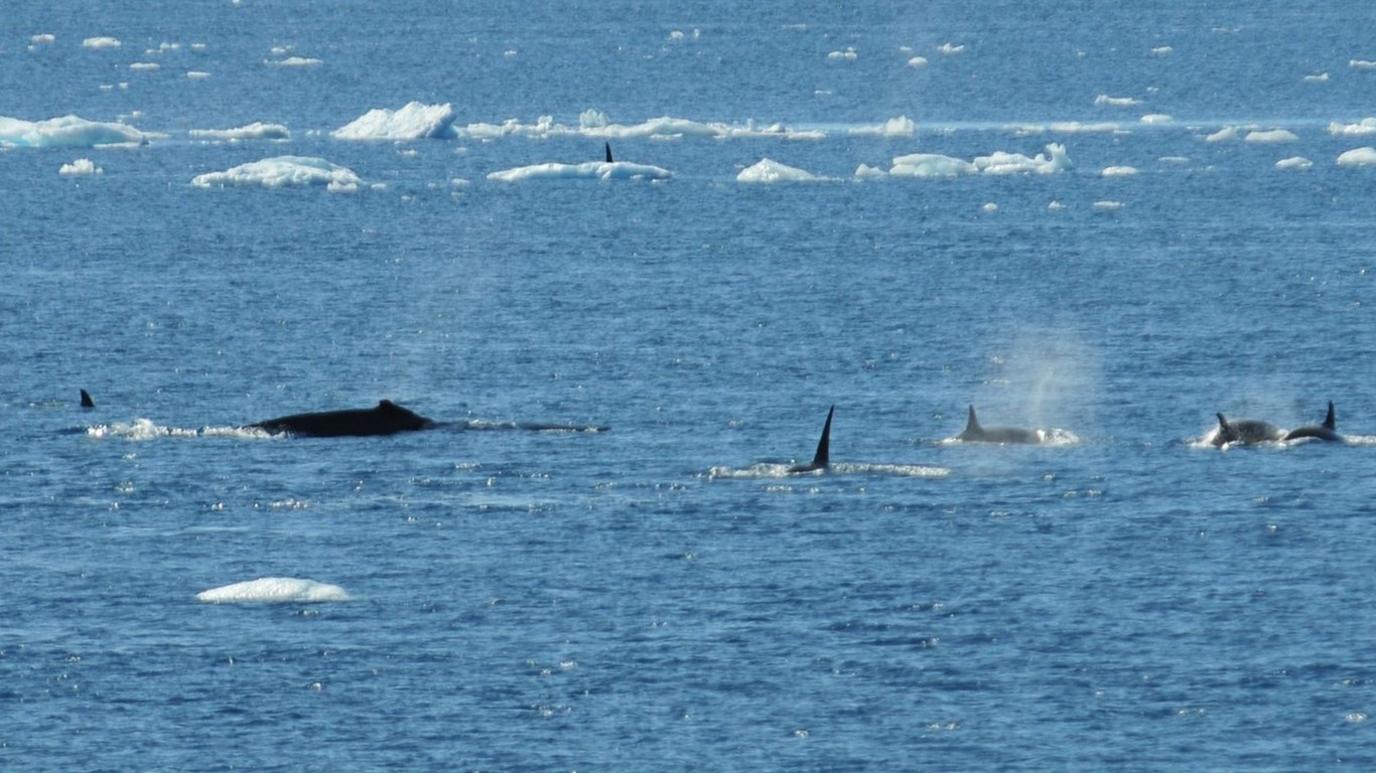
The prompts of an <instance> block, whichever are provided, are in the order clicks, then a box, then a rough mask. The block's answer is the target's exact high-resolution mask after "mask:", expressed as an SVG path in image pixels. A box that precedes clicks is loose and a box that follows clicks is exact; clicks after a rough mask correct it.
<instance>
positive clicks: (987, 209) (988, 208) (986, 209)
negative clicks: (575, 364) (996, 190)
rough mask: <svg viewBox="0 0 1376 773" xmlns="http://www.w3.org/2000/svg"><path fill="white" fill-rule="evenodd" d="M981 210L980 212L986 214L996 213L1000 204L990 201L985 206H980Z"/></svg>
mask: <svg viewBox="0 0 1376 773" xmlns="http://www.w3.org/2000/svg"><path fill="white" fill-rule="evenodd" d="M979 211H980V212H983V213H984V214H986V215H992V214H994V213H995V212H998V211H999V205H998V204H995V203H994V202H992V201H990V202H988V203H986V204H985V205H984V206H982V207H980V208H979Z"/></svg>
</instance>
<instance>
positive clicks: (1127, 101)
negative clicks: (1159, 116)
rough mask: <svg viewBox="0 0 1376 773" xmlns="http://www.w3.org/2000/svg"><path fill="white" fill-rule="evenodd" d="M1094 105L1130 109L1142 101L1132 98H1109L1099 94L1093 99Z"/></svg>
mask: <svg viewBox="0 0 1376 773" xmlns="http://www.w3.org/2000/svg"><path fill="white" fill-rule="evenodd" d="M1094 104H1096V105H1108V106H1110V107H1132V106H1134V105H1140V104H1142V100H1140V99H1133V98H1132V97H1110V96H1109V95H1107V94H1100V95H1099V96H1097V97H1095V98H1094Z"/></svg>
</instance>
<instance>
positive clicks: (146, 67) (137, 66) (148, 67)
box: [129, 62, 162, 72]
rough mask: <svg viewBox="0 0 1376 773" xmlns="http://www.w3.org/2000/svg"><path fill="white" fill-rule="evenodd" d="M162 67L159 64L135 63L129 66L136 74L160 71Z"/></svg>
mask: <svg viewBox="0 0 1376 773" xmlns="http://www.w3.org/2000/svg"><path fill="white" fill-rule="evenodd" d="M161 67H162V65H160V64H158V63H157V62H134V63H133V64H131V65H129V69H130V70H133V71H134V72H152V71H154V70H157V69H160V68H161Z"/></svg>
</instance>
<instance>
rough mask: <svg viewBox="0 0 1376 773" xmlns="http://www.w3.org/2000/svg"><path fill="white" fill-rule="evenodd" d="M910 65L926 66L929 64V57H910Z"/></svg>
mask: <svg viewBox="0 0 1376 773" xmlns="http://www.w3.org/2000/svg"><path fill="white" fill-rule="evenodd" d="M908 66H909V67H926V66H927V57H925V56H914V57H913V58H912V59H909V60H908Z"/></svg>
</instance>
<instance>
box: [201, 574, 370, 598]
mask: <svg viewBox="0 0 1376 773" xmlns="http://www.w3.org/2000/svg"><path fill="white" fill-rule="evenodd" d="M196 600H197V601H203V602H205V603H207V604H316V603H320V602H326V601H349V600H350V597H349V594H348V593H347V592H346V591H345V590H344V589H343V588H341V587H339V586H338V585H330V584H328V583H323V582H316V581H315V580H303V579H298V578H296V577H260V578H259V579H257V580H248V581H245V582H236V583H233V584H231V585H222V586H220V587H218V588H211V589H210V590H203V591H201V592H200V593H197V594H196Z"/></svg>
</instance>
